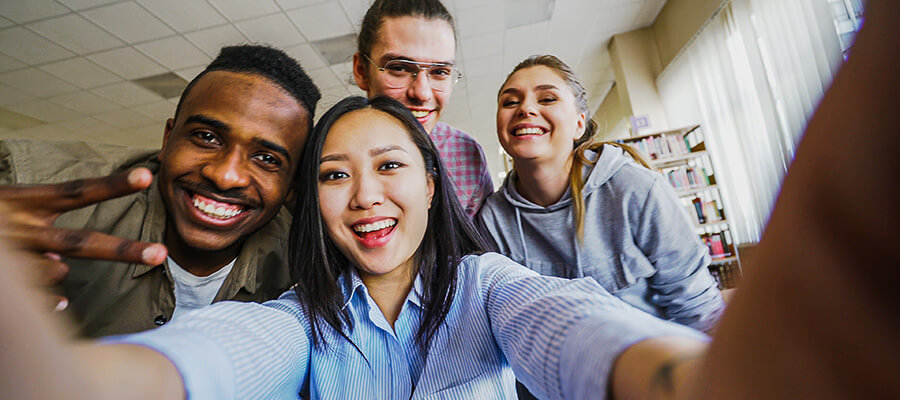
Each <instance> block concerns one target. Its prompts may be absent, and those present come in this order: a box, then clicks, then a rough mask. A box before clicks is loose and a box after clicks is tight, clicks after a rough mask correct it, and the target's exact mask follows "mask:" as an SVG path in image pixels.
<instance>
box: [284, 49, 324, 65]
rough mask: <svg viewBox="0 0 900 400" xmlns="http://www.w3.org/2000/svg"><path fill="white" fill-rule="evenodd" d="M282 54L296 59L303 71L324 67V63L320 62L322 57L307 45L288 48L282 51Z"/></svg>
mask: <svg viewBox="0 0 900 400" xmlns="http://www.w3.org/2000/svg"><path fill="white" fill-rule="evenodd" d="M284 52H285V53H287V54H288V55H289V56H291V57H294V58H295V59H297V61H299V62H300V65H301V66H302V67H303V69H305V70H310V69H315V68H321V67H324V66H326V65H325V62H324V61H322V56H320V55H319V53H317V52H316V50H315V49H313V47H312V46H310V45H309V43H304V44H301V45H297V46H293V47H288V48H286V49H284Z"/></svg>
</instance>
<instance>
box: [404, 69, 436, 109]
mask: <svg viewBox="0 0 900 400" xmlns="http://www.w3.org/2000/svg"><path fill="white" fill-rule="evenodd" d="M406 96H407V97H409V98H410V99H413V100H415V101H414V103H424V102H426V101H428V100H431V98H432V97H434V93H433V92H432V88H431V82H429V81H428V71H427V70H419V72H418V73H417V74H416V76H415V77H414V78H413V81H412V83H410V84H409V88H407V90H406Z"/></svg>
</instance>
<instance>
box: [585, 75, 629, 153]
mask: <svg viewBox="0 0 900 400" xmlns="http://www.w3.org/2000/svg"><path fill="white" fill-rule="evenodd" d="M628 115H629V114H628V113H627V112H626V111H625V107H623V106H622V102H621V101H620V100H619V91H618V90H617V89H616V85H613V87H612V88H611V89H610V90H609V94H607V95H606V98H605V99H603V103H600V106H599V107H597V111H595V112H594V115H593V118H594V121H597V137H598V138H599V139H600V140H612V139H620V138H625V137H628V136H629V131H628Z"/></svg>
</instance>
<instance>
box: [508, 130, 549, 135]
mask: <svg viewBox="0 0 900 400" xmlns="http://www.w3.org/2000/svg"><path fill="white" fill-rule="evenodd" d="M543 133H544V130H543V129H541V128H519V129H516V131H515V132H513V134H514V135H516V136H522V135H541V134H543Z"/></svg>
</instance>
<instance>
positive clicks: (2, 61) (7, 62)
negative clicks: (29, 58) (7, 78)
mask: <svg viewBox="0 0 900 400" xmlns="http://www.w3.org/2000/svg"><path fill="white" fill-rule="evenodd" d="M27 66H28V64H25V63H23V62H21V61H19V60H16V59H15V58H12V57H10V56H8V55H6V54H3V53H0V72H6V71H12V70H14V69H19V68H25V67H27Z"/></svg>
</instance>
